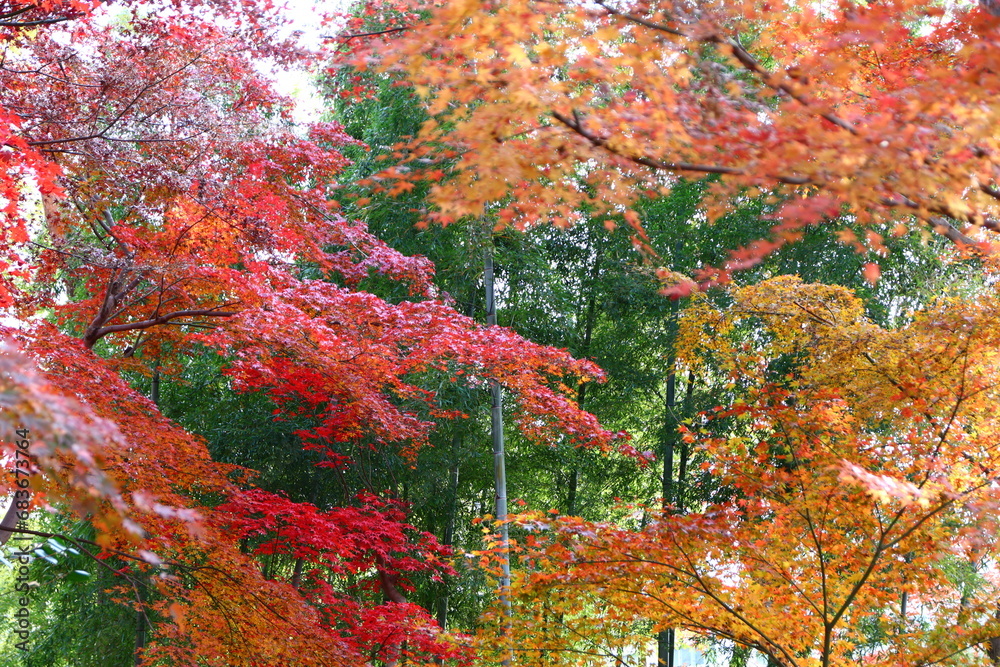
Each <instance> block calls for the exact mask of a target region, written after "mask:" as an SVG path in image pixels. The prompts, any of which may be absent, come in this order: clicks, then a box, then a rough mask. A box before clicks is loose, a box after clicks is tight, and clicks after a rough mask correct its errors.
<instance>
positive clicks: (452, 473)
mask: <svg viewBox="0 0 1000 667" xmlns="http://www.w3.org/2000/svg"><path fill="white" fill-rule="evenodd" d="M462 440H463V433H462V431H461V430H459V429H457V428H456V429H455V433H454V435H453V436H452V438H451V455H452V460H451V461H452V462H451V468H450V469H449V470H448V515H447V516H446V517H445V522H444V532H443V534H442V535H441V544H443V545H445V546H446V547H450V546H452V544H453V543H454V541H455V520H456V518H457V517H456V515H457V513H458V472H459V469H458V463H459V460H458V456H459V451H461V448H462ZM441 588H442V594H441V596H440V597H439V598H438V601H437V622H438V625H439V626H441V629H442V630H446V629H447V627H448V593H449V591H448V582H447V581H445V582H444V583H443V584H442V585H441Z"/></svg>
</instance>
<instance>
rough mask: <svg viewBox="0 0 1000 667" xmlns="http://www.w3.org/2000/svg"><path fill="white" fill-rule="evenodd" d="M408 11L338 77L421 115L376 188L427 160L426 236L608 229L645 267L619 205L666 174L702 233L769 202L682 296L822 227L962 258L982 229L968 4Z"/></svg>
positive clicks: (991, 116) (974, 11)
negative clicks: (738, 206)
mask: <svg viewBox="0 0 1000 667" xmlns="http://www.w3.org/2000/svg"><path fill="white" fill-rule="evenodd" d="M987 4H989V3H987ZM410 7H411V10H412V11H414V12H417V11H423V12H424V13H425V16H427V17H428V18H424V19H413V20H407V17H405V16H404V17H403V20H402V25H404V26H405V29H401V32H399V33H396V32H393V33H391V34H389V35H382V36H379V37H378V38H377V39H379V40H382V41H379V42H376V44H375V45H374V46H373V47H372V48H371V49H369V50H368V51H367V52H362V53H361V54H360V55H359V56H358V58H357V59H356V62H358V63H360V64H361V65H363V66H379V67H382V68H385V69H389V70H393V71H398V72H403V73H405V76H406V77H407V78H408V80H409V81H411V82H413V84H414V85H415V86H416V89H417V91H418V92H420V94H422V95H423V96H425V97H426V99H427V102H428V108H429V111H430V113H431V114H432V115H433V117H432V119H431V120H429V121H428V122H427V123H426V124H425V125H424V127H423V130H422V133H421V136H420V137H419V140H418V142H416V143H415V144H412V145H410V146H409V147H408V148H407V150H408V151H409V153H408V156H409V157H408V160H407V162H406V168H405V169H399V168H393V169H390V170H389V171H388V172H387V173H386V174H385V175H386V176H387V177H390V176H391V177H395V178H397V179H414V178H417V179H419V178H421V176H420V173H421V171H422V169H421V167H422V165H424V164H425V163H426V161H427V160H432V161H433V160H435V159H437V158H441V159H443V164H446V165H448V166H449V169H450V170H451V171H450V173H451V176H450V177H449V178H447V179H445V180H443V181H441V182H440V183H438V184H437V185H435V187H434V188H433V190H432V197H433V200H434V203H435V204H436V205H437V209H436V211H435V212H434V214H433V216H432V217H434V218H436V219H438V220H440V221H441V222H443V223H447V222H449V221H451V220H455V219H458V218H461V217H462V216H465V215H482V214H484V213H486V212H489V213H490V214H491V215H495V216H496V222H497V224H498V225H501V226H504V225H516V226H518V227H519V228H524V227H526V226H531V225H534V224H537V223H540V222H551V223H553V224H556V225H567V224H571V223H573V222H574V221H577V220H580V219H581V216H584V215H591V216H593V215H596V216H604V217H606V218H607V219H608V225H609V226H614V225H615V224H620V222H621V217H620V216H621V215H622V213H623V212H624V220H625V222H627V223H628V224H629V225H630V226H631V227H633V228H634V233H635V241H636V243H637V244H639V245H641V246H644V247H645V249H646V250H647V252H651V251H652V249H651V248H650V247H649V246H648V243H647V239H646V238H645V235H644V232H643V231H642V228H641V221H640V220H639V216H638V215H637V214H636V213H635V211H634V209H632V207H633V205H634V204H635V202H636V199H637V198H638V197H640V196H641V195H642V194H644V193H647V192H652V193H657V192H662V191H666V190H669V188H670V187H671V183H672V182H674V181H675V180H676V179H677V178H678V177H688V178H698V177H702V176H706V175H712V176H713V177H714V178H716V179H717V180H716V181H715V184H714V186H713V191H714V194H715V196H714V197H713V198H712V199H710V200H709V201H707V202H706V206H705V212H706V214H707V217H708V218H709V219H710V220H712V219H715V218H716V217H718V216H719V215H721V214H722V213H723V212H724V210H725V209H726V207H727V206H728V202H730V201H732V199H731V198H732V197H734V196H737V195H738V196H746V195H747V194H751V195H752V194H754V193H758V192H763V193H765V194H768V195H770V196H775V197H777V201H781V202H783V206H782V207H781V209H780V210H779V211H778V213H777V214H776V216H775V222H774V227H773V233H772V236H771V238H769V239H760V240H759V241H758V242H756V243H753V244H751V245H749V246H747V247H746V248H742V249H738V250H736V251H734V253H733V255H732V257H731V259H730V261H729V262H728V263H725V264H724V265H723V266H718V267H714V268H712V267H706V268H705V270H704V271H702V272H701V273H699V274H698V275H697V276H695V279H696V280H697V281H698V282H700V283H701V284H702V285H703V286H704V285H711V284H715V283H716V282H720V281H722V282H724V281H726V280H728V279H729V277H730V274H731V272H732V271H734V270H737V269H740V268H745V267H747V266H750V265H753V264H755V263H756V262H759V261H760V259H761V257H762V256H764V255H766V254H767V253H769V252H771V251H773V250H774V249H775V248H777V247H780V246H781V245H783V244H785V243H788V242H789V241H794V240H796V239H798V238H800V237H801V230H802V229H803V228H804V227H806V226H809V225H814V224H819V223H823V222H826V221H832V222H833V223H834V224H837V225H843V224H844V223H845V222H851V223H860V224H861V225H863V226H868V228H869V230H870V231H869V232H868V233H867V234H861V235H859V234H856V233H855V232H852V231H849V230H846V229H845V230H844V236H843V240H844V241H845V242H847V243H852V244H856V245H857V247H858V248H859V249H871V250H876V251H878V250H881V249H882V241H881V239H882V238H884V237H885V236H886V235H888V234H896V235H901V234H906V233H908V232H909V231H911V230H912V229H914V228H917V229H923V230H928V231H933V232H938V233H941V234H944V235H945V236H947V237H948V238H950V239H952V240H954V241H955V242H957V243H960V244H963V245H969V246H971V245H975V244H976V243H977V242H978V240H979V239H981V238H982V237H980V236H978V235H977V233H976V231H975V230H976V229H978V228H984V229H988V230H992V231H995V230H996V229H998V223H997V220H996V218H997V211H998V206H1000V204H998V197H1000V190H998V188H997V186H996V179H997V171H996V170H997V164H998V163H997V160H998V150H1000V148H998V146H997V143H996V133H995V132H994V129H995V115H996V111H997V108H996V100H997V95H996V93H997V86H998V79H997V71H998V65H997V61H996V57H997V56H996V53H997V49H996V40H997V34H998V32H997V31H998V25H1000V19H998V18H996V17H995V16H993V15H991V14H989V13H988V12H987V11H984V10H982V9H980V8H978V7H976V6H974V5H971V4H969V3H953V4H948V5H942V4H940V3H937V2H926V1H923V0H892V1H890V2H877V3H857V2H852V1H850V0H843V1H841V2H834V3H824V4H822V5H809V6H804V5H802V4H801V3H797V2H738V3H734V2H699V3H696V4H691V3H687V2H671V1H670V0H657V1H652V2H639V3H622V2H612V1H610V0H608V1H605V0H601V1H599V2H593V3H562V2H548V1H536V0H519V1H516V2H489V1H485V2H479V1H476V0H470V1H455V2H422V1H418V0H415V1H414V2H413V3H412V4H411V5H410ZM388 23H392V25H393V26H398V25H400V24H401V23H400V22H399V21H393V22H387V24H388ZM442 147H444V148H445V150H444V151H443V152H442ZM435 168H436V167H426V169H431V170H433V169H435ZM436 178H440V175H439V176H436ZM674 282H676V281H674ZM687 289H688V291H689V289H690V286H688V288H687ZM682 290H683V288H682Z"/></svg>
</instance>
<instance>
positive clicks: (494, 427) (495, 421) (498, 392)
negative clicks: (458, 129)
mask: <svg viewBox="0 0 1000 667" xmlns="http://www.w3.org/2000/svg"><path fill="white" fill-rule="evenodd" d="M483 282H484V283H485V287H486V323H487V324H488V325H489V326H496V324H497V306H496V294H495V292H494V286H493V249H492V246H491V247H490V248H489V249H488V250H487V254H486V266H485V272H484V280H483ZM490 395H491V397H492V399H493V401H492V406H491V410H490V417H491V432H492V435H493V476H494V490H495V494H496V495H495V497H496V520H497V521H498V522H499V523H500V549H501V553H502V556H501V571H502V574H501V576H500V591H501V592H500V601H501V602H502V603H503V605H504V607H505V608H506V613H507V615H508V617H509V616H510V614H511V605H510V598H509V597H508V596H507V589H508V588H510V554H509V553H507V548H508V545H509V543H510V535H509V532H508V530H507V470H506V467H505V460H504V442H503V390H502V389H501V387H500V383H499V382H497V381H496V380H491V381H490ZM508 660H509V658H508ZM504 662H505V664H507V660H505V661H504Z"/></svg>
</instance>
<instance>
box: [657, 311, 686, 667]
mask: <svg viewBox="0 0 1000 667" xmlns="http://www.w3.org/2000/svg"><path fill="white" fill-rule="evenodd" d="M677 309H678V302H677V299H674V300H672V301H671V302H670V324H669V326H670V356H669V357H668V358H667V387H666V395H665V400H664V406H663V407H664V424H663V447H662V456H663V511H664V513H666V512H668V511H671V510H672V508H674V507H675V505H674V503H675V500H676V499H675V497H674V448H675V446H676V442H677V414H676V412H675V410H674V408H675V407H676V406H675V403H676V398H677V396H676V394H677V373H676V365H677V364H676V358H675V355H674V346H675V345H676V342H677ZM685 465H686V462H685ZM674 641H675V637H674V629H673V628H668V629H666V630H662V631H661V632H660V633H659V634H657V635H656V654H657V657H658V659H659V661H660V664H661V665H663V667H674Z"/></svg>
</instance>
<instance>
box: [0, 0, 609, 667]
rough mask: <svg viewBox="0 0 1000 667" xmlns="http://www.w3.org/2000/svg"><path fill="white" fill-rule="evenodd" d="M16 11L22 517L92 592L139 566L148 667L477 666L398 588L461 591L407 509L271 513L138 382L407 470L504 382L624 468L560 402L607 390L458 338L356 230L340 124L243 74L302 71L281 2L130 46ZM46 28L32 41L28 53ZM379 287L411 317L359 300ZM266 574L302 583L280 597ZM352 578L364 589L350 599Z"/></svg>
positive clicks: (462, 329) (458, 329)
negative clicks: (39, 520) (227, 383)
mask: <svg viewBox="0 0 1000 667" xmlns="http://www.w3.org/2000/svg"><path fill="white" fill-rule="evenodd" d="M7 8H8V9H9V11H8V12H7V13H6V14H5V15H4V16H6V17H7V18H11V17H14V16H18V17H21V18H22V19H24V25H20V24H18V25H10V26H7V28H5V30H6V31H5V32H4V33H3V36H2V39H3V40H4V42H5V49H6V54H7V57H6V59H5V60H4V62H3V64H2V66H0V83H2V86H3V90H4V93H3V96H2V98H0V104H2V114H3V118H4V121H5V122H4V123H3V125H4V128H5V129H4V132H5V145H6V146H7V150H5V151H4V152H3V156H4V157H3V160H4V161H5V165H6V167H5V169H4V170H3V176H2V178H0V188H2V190H0V195H2V197H3V201H4V206H5V211H4V212H5V220H6V222H5V223H4V225H3V227H2V228H0V235H2V236H0V240H2V243H0V248H2V252H3V253H4V254H3V257H2V260H3V261H4V262H5V264H4V268H5V270H4V271H3V274H2V275H3V277H2V285H0V304H2V306H3V307H4V312H5V313H6V314H9V315H11V316H13V317H16V318H18V324H17V325H16V326H13V325H12V324H11V320H5V322H8V324H5V325H4V326H3V334H4V335H5V337H7V338H8V339H10V341H11V342H10V343H8V344H6V345H7V347H6V348H5V350H4V356H3V357H2V364H3V375H2V377H3V379H2V381H3V396H4V398H3V401H4V402H3V407H4V411H3V413H2V421H0V423H2V427H3V431H2V433H3V438H4V443H5V446H8V447H9V446H10V443H12V442H13V441H14V433H15V431H16V429H25V428H27V429H29V430H30V433H31V434H32V437H33V438H35V439H36V440H37V442H38V444H37V447H36V449H35V450H34V451H33V454H34V457H35V458H34V464H35V469H34V473H35V474H34V475H33V477H32V492H33V494H34V498H33V504H34V506H35V507H42V506H43V505H49V506H51V507H52V508H54V509H55V510H56V511H62V512H72V511H76V512H77V513H79V515H80V516H86V517H87V518H88V519H89V520H90V522H91V523H92V525H93V526H94V527H95V528H96V529H97V535H98V536H97V540H96V543H95V544H94V545H93V547H92V548H93V552H92V553H91V555H93V556H94V558H95V559H97V560H95V565H94V567H105V568H106V567H108V566H106V565H101V564H100V562H103V561H102V559H104V558H106V557H109V556H114V557H116V558H120V559H125V560H126V561H127V562H129V563H130V565H128V566H127V567H125V568H123V569H120V570H116V571H115V572H114V574H115V576H116V577H118V579H119V580H120V581H121V584H122V585H121V587H120V588H119V590H118V595H119V599H120V600H121V601H122V602H123V603H124V604H128V605H132V606H134V607H135V608H136V609H137V611H138V612H139V613H140V614H141V615H143V616H144V617H145V618H147V619H150V622H151V623H152V624H153V628H154V634H153V636H152V639H151V641H149V642H148V643H147V644H146V645H139V646H138V648H139V649H142V655H141V657H142V658H144V659H145V661H146V663H147V664H160V663H169V664H172V665H186V664H191V665H194V664H226V665H236V664H242V665H278V664H280V665H320V664H322V665H341V664H342V665H358V664H364V663H365V662H366V661H372V660H378V661H381V662H383V663H390V662H393V661H397V660H401V659H404V660H407V661H408V662H409V663H410V664H424V663H429V662H433V661H434V660H444V659H454V660H458V661H460V662H464V661H466V660H468V657H469V653H468V650H467V648H463V647H462V646H461V645H460V643H461V642H460V639H459V638H455V637H450V636H445V635H443V634H442V632H441V629H440V628H439V627H438V626H437V625H436V624H435V623H434V621H433V620H431V618H430V616H429V614H428V612H427V610H425V609H423V608H422V607H420V606H419V605H416V604H412V603H409V602H407V600H406V598H405V594H406V592H407V589H408V584H407V582H406V577H407V576H408V575H409V574H410V573H412V572H415V571H416V572H427V573H430V574H433V575H434V576H440V575H442V574H447V573H449V572H451V569H450V565H448V562H447V559H448V557H449V549H448V548H446V547H443V546H441V545H440V544H438V543H437V541H436V540H435V539H434V538H433V536H430V535H428V534H422V533H419V531H416V530H415V529H414V528H413V527H412V526H410V525H409V524H408V523H406V514H405V508H404V506H403V505H402V504H399V503H396V502H395V501H393V500H392V499H380V498H378V497H376V496H374V495H365V496H361V497H358V498H355V499H354V500H353V501H352V504H351V505H350V506H348V507H340V508H336V507H335V508H325V509H320V508H317V507H315V506H312V505H308V504H304V505H299V504H296V503H293V502H292V501H290V500H288V499H287V498H284V497H282V496H279V495H275V494H267V493H264V492H263V491H261V490H259V489H255V488H254V487H253V477H254V473H253V472H252V471H250V470H245V469H241V468H238V467H236V466H228V465H222V464H219V463H217V462H215V461H213V460H212V459H211V458H210V456H209V454H208V451H207V449H206V447H205V444H204V442H203V441H202V440H201V439H200V438H198V437H196V436H194V435H192V434H190V433H188V432H186V431H184V430H183V429H182V428H180V427H179V426H178V425H176V424H174V423H172V422H171V421H169V420H168V419H166V418H165V417H163V416H162V415H161V414H160V412H159V410H158V408H157V406H156V405H155V404H154V403H153V402H152V401H151V400H150V399H149V398H148V397H146V396H143V395H141V394H140V393H138V392H137V391H136V390H135V389H134V388H133V387H131V386H130V385H129V384H128V383H127V382H126V381H125V379H124V375H123V373H129V374H131V375H132V377H135V376H136V375H137V374H138V375H140V376H142V375H145V376H147V377H148V376H149V375H150V374H151V373H152V374H155V375H156V376H157V377H159V376H160V375H161V374H165V375H168V376H169V374H171V373H174V372H177V370H178V369H179V368H180V367H181V366H182V364H183V361H184V359H185V358H187V357H189V356H191V355H199V354H204V353H205V352H206V351H208V350H214V351H216V352H217V353H219V354H222V355H225V356H226V357H227V358H228V359H229V360H230V364H229V366H228V370H227V373H228V374H229V376H230V377H231V378H232V383H233V385H234V386H236V387H237V388H239V389H242V390H247V391H261V392H267V393H269V394H270V395H271V396H272V397H273V399H274V400H275V402H276V404H277V405H278V406H279V409H280V408H284V409H285V410H286V412H284V413H283V414H284V415H285V416H296V417H300V418H303V419H306V418H308V419H310V420H312V421H311V422H310V423H311V424H313V426H312V427H311V428H309V429H306V430H305V431H303V433H301V436H302V437H303V439H304V441H305V442H306V444H308V446H310V447H311V448H313V449H316V450H318V451H321V452H325V451H327V450H328V449H329V448H328V447H327V445H329V444H331V443H338V442H343V441H347V440H355V441H363V442H365V443H366V445H368V446H371V447H386V448H393V449H395V450H400V451H402V452H404V453H405V454H407V455H409V456H412V455H413V454H414V453H415V452H416V451H418V450H419V449H420V448H421V447H423V446H425V445H426V443H427V438H428V433H429V431H430V430H431V428H432V427H433V424H434V421H433V420H434V419H465V418H468V416H467V415H463V414H455V413H444V412H442V411H440V410H438V408H437V402H436V401H437V399H436V393H435V391H434V389H433V385H432V386H431V387H428V386H425V385H424V384H423V383H424V381H425V379H426V378H427V377H428V376H433V375H434V374H435V373H438V374H445V376H451V380H452V381H453V382H456V383H461V384H463V385H465V386H468V387H471V388H480V387H485V386H487V383H488V382H489V381H491V380H496V381H499V382H501V383H503V384H504V385H505V386H506V387H508V388H509V389H510V390H511V392H512V395H514V396H515V397H516V401H517V402H518V403H517V404H518V406H519V407H518V410H519V411H520V414H521V415H522V423H523V425H524V428H525V429H526V431H528V432H529V433H530V435H532V436H534V437H536V438H537V439H546V438H548V439H551V438H559V437H568V438H571V439H572V440H573V441H574V442H575V443H577V444H580V445H588V446H596V447H601V448H605V449H607V448H611V447H613V446H616V440H617V437H616V436H615V435H614V434H611V433H609V432H607V431H605V430H603V429H602V428H601V427H600V426H599V425H598V424H597V422H596V420H595V419H594V418H593V417H592V416H590V415H588V414H587V413H585V412H583V411H581V410H580V409H579V408H578V407H577V406H576V405H575V403H573V401H572V400H570V399H569V398H567V394H568V393H570V390H569V387H574V388H575V386H576V384H577V383H578V382H579V381H581V380H592V379H599V378H600V375H601V373H600V371H599V369H597V368H596V367H595V366H593V365H592V364H590V363H589V362H585V361H576V360H573V359H572V358H570V357H569V356H568V354H566V353H565V352H564V351H559V350H554V349H550V348H545V347H543V346H538V345H533V344H531V343H528V342H527V341H524V340H522V339H520V338H519V337H518V336H517V335H516V334H514V333H513V332H511V331H508V330H504V329H499V328H493V329H488V328H486V327H484V326H482V325H480V324H478V323H476V322H475V321H473V320H472V319H470V318H468V317H465V316H461V315H459V314H458V313H456V312H455V311H454V310H453V309H452V308H451V307H450V306H448V305H446V304H445V303H444V301H443V298H444V297H443V295H439V294H437V293H436V291H435V289H434V288H433V285H432V277H433V267H432V266H431V265H430V263H429V262H428V261H426V260H425V259H423V258H420V257H407V256H403V255H401V254H400V253H398V252H396V251H394V250H392V249H391V248H389V247H388V246H387V245H386V244H385V243H383V242H382V241H380V240H379V239H378V238H376V237H374V236H373V235H372V234H370V233H369V232H368V231H367V229H366V227H365V225H364V224H363V223H361V222H357V221H353V220H349V219H346V218H345V217H344V216H343V215H341V214H340V212H339V207H338V203H337V200H336V194H337V188H338V185H339V184H338V177H339V175H340V173H341V172H342V170H343V168H344V167H345V166H346V165H347V164H348V161H347V159H346V158H344V157H343V155H342V154H341V152H340V150H339V149H342V148H343V147H344V146H346V145H351V144H355V143H356V142H355V140H354V139H352V138H351V137H349V136H348V135H346V134H345V133H344V132H343V130H342V128H341V127H340V126H339V125H337V124H336V123H316V124H314V125H311V126H309V127H308V128H305V129H302V128H296V127H293V125H292V124H291V122H290V120H289V115H288V114H289V110H290V106H289V103H288V102H287V101H286V100H284V99H282V98H281V97H280V96H278V95H277V94H276V93H274V92H273V91H272V90H271V87H270V84H269V83H268V82H267V81H266V80H265V79H263V78H262V77H261V76H260V75H259V74H258V73H257V70H255V69H254V66H253V64H252V61H251V59H252V58H254V57H263V56H267V57H270V58H273V59H276V60H277V61H278V62H280V63H283V64H285V65H290V64H293V63H294V62H296V61H298V60H300V59H304V58H307V57H310V56H311V54H308V53H306V52H305V51H303V50H301V49H299V48H298V47H294V46H293V45H292V44H291V43H286V42H283V41H281V39H279V38H278V37H276V36H275V35H276V34H277V33H276V30H277V29H278V28H279V27H280V25H281V23H282V21H281V18H280V15H278V14H277V13H275V12H274V11H273V8H272V7H270V5H269V4H268V5H267V6H257V5H255V4H253V3H231V4H230V3H205V4H202V3H192V4H190V5H184V4H180V3H178V4H177V6H176V7H175V8H174V10H173V11H164V12H162V13H157V12H148V11H145V10H144V9H143V8H142V7H141V6H138V5H137V6H135V7H134V8H130V7H129V6H127V5H126V6H123V7H122V8H120V9H119V10H118V11H121V12H123V13H122V14H120V15H119V17H118V18H119V20H120V25H118V26H117V27H115V26H109V25H108V21H107V19H104V20H103V22H102V21H96V20H91V19H90V18H89V14H90V9H91V8H90V7H89V6H84V5H77V4H72V5H59V4H51V3H47V4H44V5H40V6H38V7H34V6H32V7H28V8H23V9H22V8H18V7H13V6H9V5H8V6H7ZM40 11H41V12H48V13H46V14H44V16H46V17H48V18H46V19H44V20H41V23H38V24H37V25H42V26H45V27H44V29H40V30H38V31H29V30H27V28H28V27H32V26H33V25H35V24H33V23H30V22H28V21H27V19H28V18H31V17H34V15H35V14H36V13H38V12H40ZM213 13H214V14H217V15H218V14H224V15H225V21H222V22H220V21H219V20H215V19H213V18H212V14H213ZM49 19H51V21H50V20H49ZM18 20H21V19H18ZM62 23H66V24H67V25H66V27H65V28H61V27H60V28H57V27H54V25H55V24H62ZM223 26H224V27H223ZM371 276H380V277H382V278H383V279H387V280H391V281H396V282H399V283H401V284H403V285H405V286H406V287H407V291H408V292H409V294H410V298H411V299H412V300H409V301H403V302H401V303H389V302H387V301H384V300H382V299H380V298H378V297H376V296H374V295H371V294H367V293H364V292H361V291H358V289H357V287H358V285H359V283H360V282H362V281H363V280H365V279H368V278H369V277H371ZM17 350H19V351H17ZM563 382H567V383H568V385H566V386H564V385H563V384H562V383H563ZM328 463H330V464H331V465H334V466H344V465H349V463H350V462H349V461H344V460H342V459H337V458H331V460H330V461H328ZM5 480H6V478H5ZM9 481H10V480H6V481H5V484H6V483H7V482H9ZM254 540H257V542H258V543H257V544H256V545H255V546H252V547H251V546H249V545H250V544H251V543H253V542H254ZM82 544H83V543H79V545H80V546H81V548H82ZM254 549H256V551H255V553H257V554H268V553H283V554H287V555H289V556H292V557H294V558H295V559H297V560H298V561H299V568H300V571H299V572H297V574H296V576H295V577H293V579H292V580H271V579H267V578H265V577H264V575H263V573H262V571H261V568H260V567H259V565H258V563H257V561H256V560H254V558H253V554H252V553H248V552H250V551H254ZM347 575H350V578H351V579H352V580H354V581H356V582H357V586H358V587H357V588H356V589H351V590H349V589H345V588H344V587H342V586H340V585H339V584H337V582H338V581H342V580H343V578H344V577H345V576H347Z"/></svg>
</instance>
